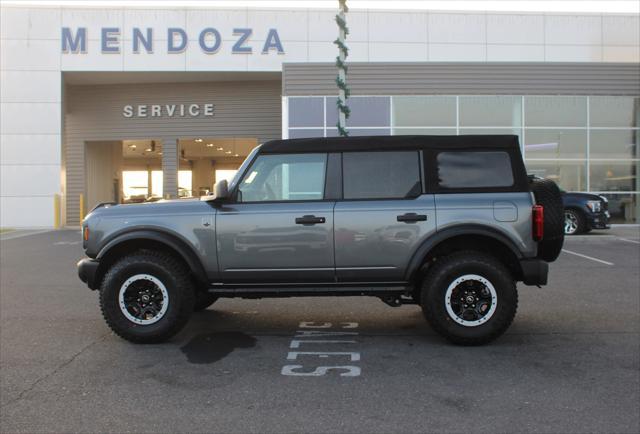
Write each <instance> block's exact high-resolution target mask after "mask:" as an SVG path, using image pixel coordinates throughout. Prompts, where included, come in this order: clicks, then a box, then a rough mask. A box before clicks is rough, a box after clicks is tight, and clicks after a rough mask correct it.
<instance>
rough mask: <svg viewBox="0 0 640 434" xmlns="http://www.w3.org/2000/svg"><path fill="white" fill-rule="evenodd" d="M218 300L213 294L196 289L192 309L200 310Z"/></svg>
mask: <svg viewBox="0 0 640 434" xmlns="http://www.w3.org/2000/svg"><path fill="white" fill-rule="evenodd" d="M217 300H218V297H216V296H215V295H214V294H210V293H208V292H205V291H196V300H195V303H194V304H193V311H194V312H200V311H202V310H205V309H206V308H208V307H209V306H211V305H212V304H213V303H215V302H216V301H217Z"/></svg>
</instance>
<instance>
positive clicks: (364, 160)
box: [342, 151, 422, 199]
mask: <svg viewBox="0 0 640 434" xmlns="http://www.w3.org/2000/svg"><path fill="white" fill-rule="evenodd" d="M342 173H343V188H344V198H345V199H402V198H407V197H415V196H418V195H420V193H421V191H422V187H421V182H420V158H419V153H418V151H393V152H345V153H343V154H342Z"/></svg>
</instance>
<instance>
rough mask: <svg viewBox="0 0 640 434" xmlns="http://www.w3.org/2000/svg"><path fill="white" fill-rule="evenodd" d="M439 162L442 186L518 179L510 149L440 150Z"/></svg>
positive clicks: (499, 184)
mask: <svg viewBox="0 0 640 434" xmlns="http://www.w3.org/2000/svg"><path fill="white" fill-rule="evenodd" d="M437 162H438V185H439V186H440V187H441V188H450V189H455V188H492V187H493V188H500V187H511V186H513V183H514V182H513V169H512V168H511V158H510V156H509V154H508V153H506V152H500V151H496V152H440V153H439V154H438V158H437Z"/></svg>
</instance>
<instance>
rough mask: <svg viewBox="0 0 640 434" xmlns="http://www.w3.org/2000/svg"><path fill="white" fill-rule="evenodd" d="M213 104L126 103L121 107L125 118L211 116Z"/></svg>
mask: <svg viewBox="0 0 640 434" xmlns="http://www.w3.org/2000/svg"><path fill="white" fill-rule="evenodd" d="M213 110H214V105H213V104H210V103H206V104H137V105H132V104H127V105H125V106H124V107H122V116H124V117H125V118H174V117H181V118H184V117H190V118H197V117H200V116H204V117H212V116H213Z"/></svg>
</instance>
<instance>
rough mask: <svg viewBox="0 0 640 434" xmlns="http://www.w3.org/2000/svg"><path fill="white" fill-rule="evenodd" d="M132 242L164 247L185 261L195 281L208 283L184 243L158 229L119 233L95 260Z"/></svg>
mask: <svg viewBox="0 0 640 434" xmlns="http://www.w3.org/2000/svg"><path fill="white" fill-rule="evenodd" d="M132 240H149V241H155V242H158V243H161V244H164V245H166V246H167V247H169V248H170V249H172V250H173V251H175V252H176V253H177V254H178V255H180V257H181V258H182V259H183V260H184V261H185V263H186V264H187V266H188V267H189V270H190V271H191V273H193V275H194V276H195V277H196V279H197V280H198V281H199V282H201V283H205V284H206V283H208V279H207V274H206V272H205V270H204V267H203V266H202V263H201V262H200V259H198V256H197V255H196V253H195V252H194V251H193V249H192V248H191V247H189V245H188V244H187V242H186V241H183V240H181V239H180V238H179V237H178V236H177V235H174V234H172V233H169V232H166V231H163V230H160V229H131V230H128V231H126V232H120V233H118V234H116V235H114V236H112V237H111V238H110V239H109V240H108V241H106V243H105V244H103V246H102V247H100V249H99V251H98V254H97V255H96V260H98V261H100V260H101V259H102V258H104V257H105V256H106V255H107V254H108V253H109V252H110V251H111V250H112V249H113V248H115V247H117V246H119V245H120V244H122V243H124V242H127V241H132Z"/></svg>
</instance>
